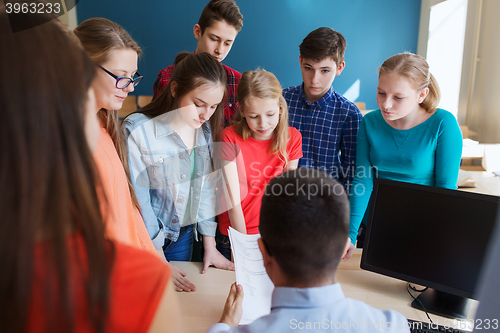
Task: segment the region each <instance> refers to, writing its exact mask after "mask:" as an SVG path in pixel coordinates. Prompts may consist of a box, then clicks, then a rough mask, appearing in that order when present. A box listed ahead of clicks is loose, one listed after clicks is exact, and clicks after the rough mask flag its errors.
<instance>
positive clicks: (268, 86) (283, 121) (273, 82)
mask: <svg viewBox="0 0 500 333" xmlns="http://www.w3.org/2000/svg"><path fill="white" fill-rule="evenodd" d="M250 98H272V99H277V100H278V106H279V108H280V116H279V121H278V125H277V126H276V128H275V129H274V134H275V137H274V141H273V142H272V144H271V147H270V151H269V153H270V154H275V155H277V154H279V155H281V156H280V159H282V160H283V161H284V162H285V165H286V164H288V162H289V157H288V153H287V152H286V145H287V143H288V140H289V134H288V107H287V104H286V101H285V99H284V98H283V95H282V89H281V85H280V82H279V81H278V79H277V78H276V76H274V74H273V73H271V72H268V71H266V70H263V69H262V70H255V71H252V70H249V71H246V72H245V73H243V75H242V76H241V80H240V83H239V84H238V89H237V91H236V100H237V101H238V105H239V112H237V113H236V116H235V118H234V121H233V124H234V129H235V130H236V133H238V134H239V135H241V136H242V137H243V140H248V138H249V137H250V136H251V134H252V131H251V130H250V127H248V124H247V121H246V119H245V117H244V116H243V112H244V111H245V107H246V106H247V103H248V100H249V99H250Z"/></svg>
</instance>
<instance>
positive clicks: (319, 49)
mask: <svg viewBox="0 0 500 333" xmlns="http://www.w3.org/2000/svg"><path fill="white" fill-rule="evenodd" d="M346 45H347V43H346V40H345V38H344V36H342V34H341V33H340V32H338V31H335V30H333V29H331V28H325V27H323V28H318V29H316V30H314V31H311V32H310V33H309V35H307V36H306V38H304V40H303V41H302V43H301V44H300V46H299V49H300V55H301V56H302V58H304V59H311V60H313V61H315V62H320V61H321V60H323V59H326V58H332V59H333V61H335V64H336V65H337V66H338V65H340V64H341V63H342V62H343V61H344V54H345V49H346Z"/></svg>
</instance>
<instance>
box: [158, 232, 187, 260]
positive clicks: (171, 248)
mask: <svg viewBox="0 0 500 333" xmlns="http://www.w3.org/2000/svg"><path fill="white" fill-rule="evenodd" d="M193 237H194V233H193V225H192V224H190V225H188V226H185V227H181V231H180V233H179V238H177V241H176V242H172V241H171V240H169V239H167V238H165V244H164V245H163V253H165V258H167V260H168V261H191V256H192V255H193Z"/></svg>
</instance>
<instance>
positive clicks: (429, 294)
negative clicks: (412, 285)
mask: <svg viewBox="0 0 500 333" xmlns="http://www.w3.org/2000/svg"><path fill="white" fill-rule="evenodd" d="M417 300H420V302H422V303H423V305H424V306H425V310H427V312H429V313H433V314H437V315H439V316H443V317H448V318H458V319H467V313H468V312H469V305H470V299H468V298H467V297H462V296H456V295H452V294H448V293H445V292H444V291H439V290H435V289H432V288H428V289H427V290H426V291H424V292H422V293H421V294H420V295H419V296H418V297H417ZM411 306H412V307H414V308H416V309H419V310H422V311H424V308H423V307H422V305H421V304H420V303H419V302H418V301H413V302H412V303H411Z"/></svg>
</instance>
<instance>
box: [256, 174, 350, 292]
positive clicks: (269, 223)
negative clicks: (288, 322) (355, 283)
mask: <svg viewBox="0 0 500 333" xmlns="http://www.w3.org/2000/svg"><path fill="white" fill-rule="evenodd" d="M259 230H260V234H261V236H262V240H263V241H264V243H265V245H266V248H267V249H268V252H269V254H270V255H271V256H273V257H274V258H275V260H276V262H277V263H278V265H279V266H280V268H281V269H282V270H283V273H284V274H285V275H286V277H287V278H288V280H289V281H290V282H293V283H304V284H314V283H316V282H319V281H321V280H323V279H325V278H326V277H328V276H334V275H335V271H336V269H337V266H338V264H339V262H340V258H341V257H342V254H343V251H344V247H345V244H346V241H347V235H348V231H349V202H348V199H347V195H346V194H345V191H344V188H343V186H342V185H341V184H340V183H339V182H337V181H336V180H335V179H333V178H332V177H330V176H328V175H327V174H326V173H324V172H322V171H319V170H314V169H306V168H298V169H296V170H291V171H287V172H285V173H284V174H281V175H279V176H277V177H275V178H274V179H272V180H271V182H270V183H269V184H268V185H267V187H266V189H265V194H264V196H263V198H262V207H261V211H260V224H259Z"/></svg>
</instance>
